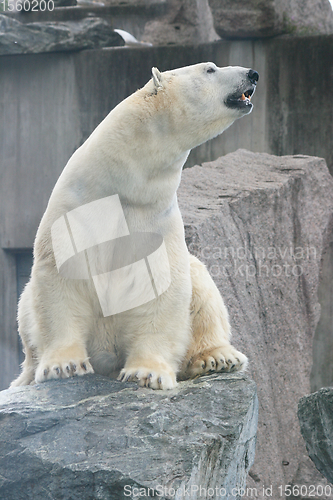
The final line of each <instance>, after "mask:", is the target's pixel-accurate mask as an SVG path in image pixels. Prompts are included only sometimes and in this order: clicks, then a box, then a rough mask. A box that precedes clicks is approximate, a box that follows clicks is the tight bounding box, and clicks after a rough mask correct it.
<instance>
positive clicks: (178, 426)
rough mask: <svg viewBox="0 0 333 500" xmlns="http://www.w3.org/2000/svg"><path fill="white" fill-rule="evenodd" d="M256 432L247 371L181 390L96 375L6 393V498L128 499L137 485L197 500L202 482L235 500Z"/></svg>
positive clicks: (2, 409)
mask: <svg viewBox="0 0 333 500" xmlns="http://www.w3.org/2000/svg"><path fill="white" fill-rule="evenodd" d="M256 426H257V397H256V388H255V384H254V382H253V381H251V380H249V379H248V378H246V377H245V376H242V375H238V374H235V375H227V374H225V375H224V374H220V375H211V376H208V377H202V378H199V379H196V380H194V381H188V382H182V383H180V384H179V385H178V387H177V388H176V389H174V390H172V391H152V390H150V389H145V388H138V387H137V385H136V384H134V383H127V384H122V383H120V382H116V381H114V380H110V379H107V378H103V377H100V376H96V375H87V376H85V377H82V378H81V377H80V378H79V377H78V378H73V379H68V380H66V381H64V380H62V381H52V382H47V383H44V384H41V385H37V386H28V387H22V388H17V389H11V390H6V391H3V392H1V393H0V498H1V500H13V499H14V498H15V500H29V499H31V500H39V499H41V500H47V499H52V500H74V499H75V500H76V499H77V500H86V499H87V500H88V499H97V498H98V499H99V500H120V499H121V498H134V493H135V491H134V490H133V489H134V488H144V490H142V491H144V492H145V493H146V497H148V498H151V497H153V494H152V491H153V490H155V497H156V493H161V491H162V490H161V487H163V492H164V494H163V495H159V496H158V498H161V499H164V500H171V499H173V498H177V499H178V500H180V499H185V498H186V499H191V500H195V499H199V498H203V497H202V493H203V490H202V492H201V496H199V494H200V490H199V492H196V491H195V488H196V486H198V487H200V486H201V487H202V488H213V489H215V491H216V488H217V489H218V491H219V490H220V489H221V490H222V492H221V495H220V494H215V493H214V496H213V497H212V498H216V499H218V498H240V497H239V496H238V495H235V496H234V495H230V496H228V495H229V494H230V491H231V490H232V488H236V489H238V488H242V487H244V486H245V480H246V475H247V472H248V469H249V467H250V466H251V464H252V462H253V459H254V448H255V435H256ZM126 485H127V488H126V489H124V488H125V486H126ZM158 486H160V488H158ZM148 488H150V490H148ZM165 488H166V490H167V491H165ZM172 488H174V489H175V490H178V496H177V497H174V496H173V491H172ZM184 488H185V489H187V490H188V491H189V493H188V494H182V493H184ZM223 488H224V489H225V491H224V490H223ZM148 491H150V493H151V494H150V495H149V494H148ZM129 493H132V494H131V495H130V494H129ZM224 493H225V495H224ZM223 495H224V496H223ZM206 496H207V495H206ZM136 498H138V497H136Z"/></svg>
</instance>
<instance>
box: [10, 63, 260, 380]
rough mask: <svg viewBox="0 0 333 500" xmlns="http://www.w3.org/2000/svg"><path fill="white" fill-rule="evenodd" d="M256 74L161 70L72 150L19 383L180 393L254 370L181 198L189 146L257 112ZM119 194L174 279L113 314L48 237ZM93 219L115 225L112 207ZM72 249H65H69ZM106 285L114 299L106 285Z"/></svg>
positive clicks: (56, 197) (29, 318) (33, 289)
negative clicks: (92, 383)
mask: <svg viewBox="0 0 333 500" xmlns="http://www.w3.org/2000/svg"><path fill="white" fill-rule="evenodd" d="M258 77H259V75H258V73H257V72H256V71H254V70H252V69H246V68H242V67H223V68H219V67H217V66H216V65H215V64H214V63H211V62H209V63H201V64H196V65H193V66H187V67H184V68H179V69H175V70H172V71H166V72H160V71H159V70H158V69H156V68H153V69H152V79H151V80H150V81H149V82H148V83H147V84H146V85H145V86H144V87H143V88H142V89H139V90H138V91H136V92H135V93H134V94H133V95H131V96H129V97H128V98H127V99H125V100H124V101H123V102H121V103H120V104H119V105H118V106H116V107H115V108H114V109H113V110H112V111H111V112H110V114H109V115H108V116H107V117H106V118H105V119H104V120H103V121H102V122H101V123H100V125H99V126H98V127H97V128H96V129H95V130H94V132H93V133H92V134H91V136H90V137H89V138H88V139H87V140H86V142H85V143H84V144H83V145H82V146H81V147H80V148H79V149H78V150H77V151H76V152H75V153H74V154H73V156H72V157H71V158H70V160H69V161H68V163H67V165H66V167H65V169H64V170H63V172H62V174H61V176H60V178H59V179H58V181H57V183H56V185H55V187H54V190H53V192H52V194H51V197H50V200H49V203H48V206H47V209H46V211H45V214H44V216H43V218H42V221H41V223H40V226H39V228H38V232H37V236H36V239H35V244H34V263H33V267H32V272H31V278H30V281H29V282H28V284H27V285H26V287H25V289H24V291H23V293H22V296H21V298H20V301H19V306H18V323H19V333H20V336H21V338H22V342H23V346H24V351H25V360H24V362H23V365H22V368H23V370H22V373H21V374H20V375H19V377H18V378H17V379H16V380H14V381H13V382H12V384H11V387H15V386H20V385H27V384H31V383H40V382H43V381H46V380H49V379H58V378H66V377H71V376H74V375H84V374H87V373H93V372H96V373H99V374H102V375H110V376H117V375H118V380H120V381H123V382H125V381H126V382H127V381H137V382H138V384H139V385H140V386H146V387H150V388H152V389H172V388H174V387H175V386H176V385H177V378H178V380H183V379H186V378H191V377H196V376H198V375H201V374H204V373H207V372H212V371H226V372H230V371H235V370H244V369H245V368H246V365H247V358H246V356H245V355H244V354H242V353H240V352H239V351H237V350H236V349H235V348H234V347H233V346H232V345H231V344H230V325H229V320H228V313H227V309H226V307H225V305H224V303H223V300H222V297H221V295H220V293H219V291H218V289H217V287H216V286H215V284H214V282H213V280H212V278H211V277H210V275H209V273H208V271H207V269H206V268H205V266H204V265H203V264H202V263H201V262H199V260H198V259H197V258H195V257H194V256H192V255H190V254H189V252H188V250H187V247H186V244H185V238H184V226H183V222H182V217H181V214H180V211H179V207H178V203H177V194H176V192H177V188H178V186H179V183H180V180H181V172H182V167H183V165H184V163H185V161H186V159H187V157H188V154H189V152H190V150H191V149H192V148H194V147H196V146H198V145H199V144H201V143H203V142H205V141H207V140H209V139H212V138H213V137H215V136H217V135H218V134H221V133H222V132H223V131H224V130H225V129H226V128H227V127H229V126H230V125H231V124H232V123H233V122H234V121H235V120H236V119H237V118H240V117H242V116H244V115H246V114H248V113H250V112H251V111H252V106H253V105H252V103H251V96H252V94H253V92H254V91H255V88H256V84H257V81H258ZM115 197H116V198H117V200H118V201H119V203H120V205H119V206H121V207H122V210H123V212H122V213H123V215H124V221H125V222H124V224H125V225H126V228H127V229H128V231H129V232H130V233H131V232H135V233H136V234H137V233H138V232H141V233H142V232H146V233H154V234H155V235H156V234H157V235H160V237H161V240H162V239H163V245H164V247H165V250H166V254H167V259H168V265H169V268H168V273H169V275H170V283H169V284H168V287H167V289H165V291H163V293H160V294H157V295H155V296H154V297H153V298H152V299H151V300H148V301H146V302H145V303H142V304H139V305H137V306H136V307H132V308H127V310H123V311H120V312H117V313H116V314H109V315H108V314H103V311H102V308H101V303H100V302H99V300H98V297H97V294H96V287H94V283H93V280H92V276H89V277H88V278H87V279H73V278H68V277H64V276H63V275H61V273H60V272H59V269H58V267H57V262H56V257H57V256H56V254H55V250H54V241H53V240H52V234H53V233H54V232H55V229H54V228H55V227H56V226H57V225H59V224H60V225H61V224H63V226H64V227H65V226H66V224H67V226H68V220H69V217H70V214H73V213H77V212H75V211H76V210H77V209H79V210H81V208H80V207H87V206H88V207H91V206H92V205H91V204H92V203H96V200H97V201H98V200H109V199H110V200H111V198H112V200H113V201H114V200H115ZM112 200H111V201H112ZM117 200H116V201H117ZM103 203H104V202H103ZM105 207H107V205H105ZM66 214H67V215H68V217H67V215H66ZM66 217H67V218H66ZM97 219H98V220H99V222H98V221H97V224H100V227H103V225H104V226H105V227H107V225H108V224H109V223H110V220H111V219H112V214H111V213H110V212H109V211H108V209H107V208H105V209H104V210H102V212H101V213H100V215H99V216H98V217H97ZM97 219H96V220H97ZM59 221H60V222H59ZM118 222H119V221H118ZM118 222H117V223H118ZM109 225H110V224H109ZM67 226H66V227H67ZM124 227H125V226H124ZM52 231H53V233H52ZM89 231H90V230H89ZM102 232H103V230H102ZM63 241H65V240H63ZM65 247H66V245H65V243H64V244H63V245H62V244H61V245H60V247H59V248H60V250H61V251H63V252H65V253H66V251H67V250H66V248H67V247H66V248H65ZM123 248H125V247H123ZM143 260H144V259H143ZM161 262H162V261H161ZM155 264H156V262H155ZM164 267H165V269H166V267H167V266H166V265H165V262H164V264H163V263H161V268H163V269H164ZM131 286H132V287H133V286H134V285H133V283H130V286H129V288H131ZM107 290H108V293H109V294H110V296H112V293H113V295H117V294H118V292H117V291H115V290H116V287H115V288H114V287H113V286H111V285H110V283H108V284H107Z"/></svg>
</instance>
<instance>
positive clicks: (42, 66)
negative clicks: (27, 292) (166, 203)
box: [0, 36, 333, 389]
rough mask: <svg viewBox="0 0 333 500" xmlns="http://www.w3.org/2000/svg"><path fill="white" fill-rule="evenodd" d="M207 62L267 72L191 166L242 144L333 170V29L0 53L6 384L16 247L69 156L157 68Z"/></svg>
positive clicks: (13, 365) (0, 290) (25, 240)
mask: <svg viewBox="0 0 333 500" xmlns="http://www.w3.org/2000/svg"><path fill="white" fill-rule="evenodd" d="M207 60H212V61H214V62H216V63H217V64H218V65H220V66H227V65H241V66H246V67H252V68H254V69H256V70H257V71H259V73H260V81H259V85H258V90H257V93H256V95H255V97H254V104H255V109H254V111H253V113H252V114H251V115H249V116H247V117H245V118H244V119H242V120H240V121H239V122H236V123H235V124H234V125H233V126H232V127H231V128H230V129H229V130H227V131H226V132H225V133H224V134H223V135H222V136H221V137H219V138H217V139H215V140H213V141H211V142H210V143H208V144H205V145H202V146H201V147H199V148H197V149H196V150H194V151H193V152H192V153H191V155H190V158H189V160H188V166H190V165H193V164H195V163H198V162H199V163H200V162H202V161H208V160H211V159H215V158H217V157H218V156H220V155H223V154H226V153H228V152H231V151H234V150H235V149H237V148H240V147H242V148H246V149H249V150H252V151H266V152H269V153H273V154H279V155H282V154H294V153H303V154H311V155H316V156H322V157H324V158H326V160H327V162H328V164H329V165H330V168H331V172H332V171H333V130H332V127H333V125H332V123H333V100H332V96H331V93H332V88H333V85H332V80H333V70H332V64H331V62H332V60H333V37H332V36H327V37H311V38H294V39H293V38H288V37H280V38H275V39H270V40H252V41H251V40H244V41H221V42H217V43H214V44H209V45H203V46H196V47H193V46H189V47H175V46H172V47H171V46H170V47H159V48H133V49H128V48H116V49H103V50H98V51H83V52H77V53H53V54H38V55H23V56H3V57H1V60H0V62H1V64H0V89H1V92H0V110H1V115H2V118H3V119H2V120H1V123H0V214H1V216H0V248H1V249H0V301H1V304H0V322H1V324H0V389H1V388H4V387H6V386H7V385H8V383H9V382H10V381H11V380H12V378H13V377H14V375H15V374H16V373H17V372H18V343H17V335H16V323H15V311H16V296H17V284H16V282H17V280H16V261H15V255H16V252H17V251H22V250H24V249H30V248H31V247H32V245H33V240H34V236H35V233H36V230H37V227H38V223H39V221H40V218H41V216H42V214H43V211H44V210H45V207H46V204H47V201H48V198H49V196H50V193H51V190H52V188H53V186H54V184H55V182H56V179H57V178H58V176H59V174H60V172H61V171H62V169H63V167H64V165H65V164H66V162H67V160H68V158H69V157H70V155H71V154H72V153H73V152H74V151H75V149H76V148H77V147H78V146H79V145H80V144H81V143H82V142H83V141H84V140H85V139H86V138H87V137H88V135H89V134H90V133H91V132H92V130H93V129H94V128H95V127H96V125H97V124H98V123H99V122H100V121H101V120H102V119H103V118H104V117H105V116H106V114H107V113H108V112H109V111H110V110H111V109H112V108H113V107H114V106H115V105H116V104H117V103H118V102H120V101H121V100H122V99H124V98H125V97H126V96H127V95H129V94H130V93H132V92H133V91H135V90H136V89H137V88H138V87H140V86H142V85H143V84H144V83H146V81H147V80H148V79H149V78H150V69H151V67H152V66H157V67H159V69H160V70H166V69H171V68H174V67H179V66H184V65H188V64H194V63H197V62H201V61H207Z"/></svg>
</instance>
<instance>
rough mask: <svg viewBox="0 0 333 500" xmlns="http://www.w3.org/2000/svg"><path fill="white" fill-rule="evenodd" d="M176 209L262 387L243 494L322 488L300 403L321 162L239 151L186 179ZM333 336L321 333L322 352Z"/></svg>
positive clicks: (328, 201)
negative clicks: (287, 487) (255, 440)
mask: <svg viewBox="0 0 333 500" xmlns="http://www.w3.org/2000/svg"><path fill="white" fill-rule="evenodd" d="M178 200H179V204H180V207H181V211H182V214H183V218H184V224H185V229H186V238H187V243H188V246H189V249H190V251H191V252H192V253H194V254H195V255H197V256H198V257H199V258H200V259H201V260H202V261H204V262H205V263H206V265H207V268H208V270H209V271H210V273H211V274H212V276H213V277H214V280H215V282H216V284H217V286H218V287H219V289H220V291H221V293H222V296H223V298H224V300H225V302H226V304H227V306H228V309H229V313H230V319H231V324H232V328H233V339H234V342H235V344H236V347H238V348H239V349H240V350H242V351H243V352H245V354H247V355H248V356H249V359H250V368H249V371H250V374H251V376H252V377H253V378H254V380H255V381H256V382H257V385H258V398H259V429H258V445H257V451H256V459H255V464H254V466H253V468H252V470H251V472H250V478H249V481H248V485H249V486H253V487H256V488H258V490H259V491H262V485H263V484H265V485H266V486H267V485H273V489H274V492H275V495H276V497H277V498H279V497H278V490H277V488H278V486H279V485H284V484H304V485H307V484H319V483H320V482H321V480H322V479H321V475H320V474H319V473H317V471H316V469H315V467H314V466H313V464H312V462H311V461H310V459H309V457H308V454H307V452H306V449H305V444H304V442H303V438H302V436H301V434H300V430H299V424H298V419H297V404H298V401H299V398H300V397H301V396H304V395H305V394H309V393H310V392H311V389H310V372H311V368H312V360H313V338H314V335H315V329H316V326H317V323H318V320H319V317H320V305H319V302H318V297H317V291H318V285H319V279H320V271H321V265H322V258H323V255H324V252H325V251H326V250H327V249H328V248H329V242H330V241H331V238H332V223H333V179H332V177H331V176H330V174H329V172H328V169H327V166H326V164H325V161H324V160H322V159H320V158H313V157H306V156H301V155H298V156H295V157H291V156H284V157H276V156H272V155H267V154H259V153H251V152H249V151H245V150H238V151H237V152H235V153H231V154H228V155H226V156H224V157H221V158H219V159H218V160H216V161H214V162H210V163H205V164H203V165H202V166H195V167H193V168H190V169H187V170H185V171H184V173H183V178H182V182H181V186H180V188H179V192H178ZM326 271H327V270H326ZM326 271H323V272H324V273H325V272H326ZM332 279H333V278H332V277H331V280H332ZM328 280H329V279H328ZM329 313H330V311H329V310H328V314H329ZM328 321H329V317H327V322H328ZM330 321H331V324H332V319H331V320H330ZM331 335H332V333H331V331H330V330H326V337H324V338H326V345H327V346H329V345H330V344H329V342H330V338H331ZM323 342H324V343H325V341H324V340H323ZM312 371H313V372H314V373H315V374H316V376H317V377H319V378H320V376H321V373H322V372H323V371H325V366H323V365H322V364H321V363H320V362H318V363H317V364H316V365H314V366H313V368H312ZM323 484H325V481H324V483H323ZM332 490H333V488H332ZM258 496H259V497H260V495H258Z"/></svg>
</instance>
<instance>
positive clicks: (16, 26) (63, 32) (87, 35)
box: [0, 14, 124, 55]
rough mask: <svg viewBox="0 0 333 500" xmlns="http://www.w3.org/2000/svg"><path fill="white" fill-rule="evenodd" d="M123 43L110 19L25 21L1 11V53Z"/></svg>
mask: <svg viewBox="0 0 333 500" xmlns="http://www.w3.org/2000/svg"><path fill="white" fill-rule="evenodd" d="M119 45H124V41H123V39H122V38H121V36H120V35H118V33H115V32H114V31H113V30H112V29H111V26H110V25H109V24H108V23H107V21H105V20H103V19H99V18H86V19H83V20H82V21H78V22H73V21H67V22H62V23H52V22H45V23H28V24H22V23H20V22H19V21H16V20H15V19H12V18H10V17H8V16H5V15H1V14H0V55H4V54H25V53H38V52H55V51H67V50H82V49H96V48H101V47H110V46H119Z"/></svg>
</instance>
